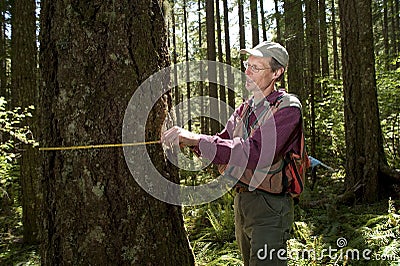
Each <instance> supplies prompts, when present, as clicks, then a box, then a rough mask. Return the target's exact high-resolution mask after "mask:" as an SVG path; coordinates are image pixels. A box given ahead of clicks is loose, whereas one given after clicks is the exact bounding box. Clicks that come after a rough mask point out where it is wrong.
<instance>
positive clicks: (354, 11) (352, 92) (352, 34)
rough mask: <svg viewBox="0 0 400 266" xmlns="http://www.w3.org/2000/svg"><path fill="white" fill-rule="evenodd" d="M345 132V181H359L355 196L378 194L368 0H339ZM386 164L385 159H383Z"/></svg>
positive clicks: (379, 151) (379, 149)
mask: <svg viewBox="0 0 400 266" xmlns="http://www.w3.org/2000/svg"><path fill="white" fill-rule="evenodd" d="M339 11H340V21H341V34H342V62H343V86H344V100H345V103H344V112H345V132H346V157H347V158H346V185H347V188H348V189H349V188H351V187H353V186H354V185H355V184H357V183H360V184H362V185H363V189H362V190H361V192H360V193H358V194H357V198H359V199H361V200H362V201H364V202H374V201H376V200H377V199H378V197H379V190H380V183H379V178H378V177H379V174H380V166H379V165H380V163H381V162H386V159H385V155H384V150H383V141H382V132H381V127H380V122H379V121H380V120H379V111H378V103H377V88H376V79H375V59H374V45H373V33H372V10H371V0H368V1H365V0H340V1H339ZM384 164H385V165H387V164H386V163H384Z"/></svg>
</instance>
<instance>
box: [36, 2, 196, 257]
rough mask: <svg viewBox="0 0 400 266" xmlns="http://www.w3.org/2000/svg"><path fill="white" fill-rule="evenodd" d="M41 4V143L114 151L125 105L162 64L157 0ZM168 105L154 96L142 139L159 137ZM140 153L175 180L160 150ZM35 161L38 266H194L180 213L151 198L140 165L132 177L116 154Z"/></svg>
mask: <svg viewBox="0 0 400 266" xmlns="http://www.w3.org/2000/svg"><path fill="white" fill-rule="evenodd" d="M41 4H42V7H41V32H40V33H41V38H40V39H41V43H40V48H41V53H40V66H41V69H42V73H43V81H44V85H43V87H42V89H41V105H40V107H41V118H42V123H41V128H42V129H43V134H42V141H41V143H42V145H44V146H62V145H66V146H73V145H78V144H91V143H121V141H122V136H121V132H122V125H123V118H124V113H125V110H126V108H127V104H128V101H129V99H130V97H131V96H132V94H133V93H134V92H135V91H136V90H137V88H138V86H139V85H141V84H142V83H143V82H144V81H145V80H146V79H147V78H148V77H149V76H150V75H152V74H153V73H155V72H157V71H158V70H159V69H160V68H163V67H166V66H168V65H169V59H168V50H167V46H166V44H167V40H166V38H167V34H166V29H165V20H164V16H163V10H162V7H161V6H162V4H163V3H162V1H150V0H143V1H135V2H132V1H126V0H115V1H113V3H112V4H110V3H108V2H104V1H102V0H90V1H85V2H82V1H71V0H66V1H53V0H44V1H42V3H41ZM161 89H162V88H161V87H159V86H154V87H151V88H150V91H148V93H149V94H153V93H156V92H157V91H158V90H161ZM146 95H147V94H146ZM170 103H171V100H170V97H169V96H168V95H166V97H162V98H161V99H160V100H159V101H158V102H157V104H156V105H155V106H154V109H153V110H152V112H150V114H149V116H148V119H147V122H148V123H147V124H146V125H138V127H137V129H138V130H140V128H139V126H140V127H142V128H144V129H145V132H146V138H148V139H150V138H152V139H153V140H154V139H155V138H159V137H160V135H161V125H162V124H163V121H164V120H165V117H166V115H167V112H168V111H169V107H170ZM131 108H133V107H131ZM142 111H144V110H138V113H137V116H142V113H141V112H142ZM135 119H136V118H135V117H132V123H134V122H135ZM135 129H136V128H135ZM148 151H149V155H150V157H151V158H152V160H153V164H154V166H155V167H156V168H157V169H158V170H159V171H160V173H161V174H162V175H163V176H169V177H170V180H171V181H174V182H178V180H177V179H178V176H177V174H176V172H174V171H173V170H172V169H171V165H170V164H169V163H166V162H167V160H166V158H165V157H164V156H163V155H164V153H163V150H162V147H161V146H160V145H158V144H156V145H154V146H148ZM43 157H44V158H43V159H44V165H43V176H44V188H43V189H44V199H45V201H44V208H43V214H42V216H41V218H42V225H43V231H42V233H41V237H42V240H43V242H42V248H41V255H42V256H41V257H42V264H43V265H64V264H70V265H160V263H161V264H163V265H193V264H194V261H193V256H192V253H191V251H190V248H189V244H188V241H187V238H186V235H185V229H184V226H183V219H182V214H181V209H180V208H179V207H177V206H172V205H169V204H166V203H164V202H162V201H159V200H157V199H155V198H153V197H152V196H150V195H149V194H148V193H146V192H145V191H144V190H142V189H141V188H140V187H139V185H138V184H137V183H136V182H135V180H134V177H135V178H138V177H137V176H135V175H141V176H142V175H143V170H145V167H146V166H144V165H142V164H141V163H140V162H137V166H136V168H137V169H138V173H136V172H134V171H132V173H131V172H130V171H129V170H128V167H127V166H126V162H125V159H124V154H123V151H122V150H121V149H118V148H115V149H101V150H84V151H79V150H77V151H54V152H53V151H52V152H46V153H45V154H43ZM139 157H140V156H139ZM139 169H141V171H139Z"/></svg>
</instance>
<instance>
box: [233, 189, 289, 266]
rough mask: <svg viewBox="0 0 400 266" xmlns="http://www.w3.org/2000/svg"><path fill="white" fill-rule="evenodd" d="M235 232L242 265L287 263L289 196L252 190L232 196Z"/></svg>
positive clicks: (254, 265)
mask: <svg viewBox="0 0 400 266" xmlns="http://www.w3.org/2000/svg"><path fill="white" fill-rule="evenodd" d="M234 207H235V233H236V240H237V242H238V245H239V248H240V251H241V253H242V257H243V261H244V265H245V266H256V265H257V266H258V265H287V256H288V254H287V250H286V241H287V240H288V239H289V236H290V229H291V227H292V224H293V216H294V214H293V208H294V207H293V199H292V198H291V197H290V196H289V195H271V194H268V193H266V192H262V191H259V190H255V191H252V192H241V193H238V194H237V195H236V196H235V203H234Z"/></svg>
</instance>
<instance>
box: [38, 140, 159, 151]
mask: <svg viewBox="0 0 400 266" xmlns="http://www.w3.org/2000/svg"><path fill="white" fill-rule="evenodd" d="M158 143H161V141H159V140H153V141H145V142H135V143H118V144H99V145H86V146H66V147H42V148H39V151H67V150H88V149H102V148H118V147H133V146H141V145H148V144H158Z"/></svg>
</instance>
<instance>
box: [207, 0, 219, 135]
mask: <svg viewBox="0 0 400 266" xmlns="http://www.w3.org/2000/svg"><path fill="white" fill-rule="evenodd" d="M214 10H215V9H214V1H213V0H206V23H207V60H209V61H213V62H215V61H216V59H217V54H216V47H215V19H214V18H215V15H214ZM208 71H209V72H208V77H209V79H210V80H217V69H216V67H215V65H214V64H210V65H209V66H208ZM208 87H209V91H208V93H209V94H208V95H209V97H210V98H215V99H218V89H217V84H216V83H214V82H209V85H208ZM209 110H210V117H218V112H219V107H218V103H217V101H211V103H210V109H209ZM209 121H210V130H211V132H210V133H211V134H212V135H213V134H216V133H217V132H218V131H219V129H220V126H219V123H218V121H217V120H215V119H209Z"/></svg>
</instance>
